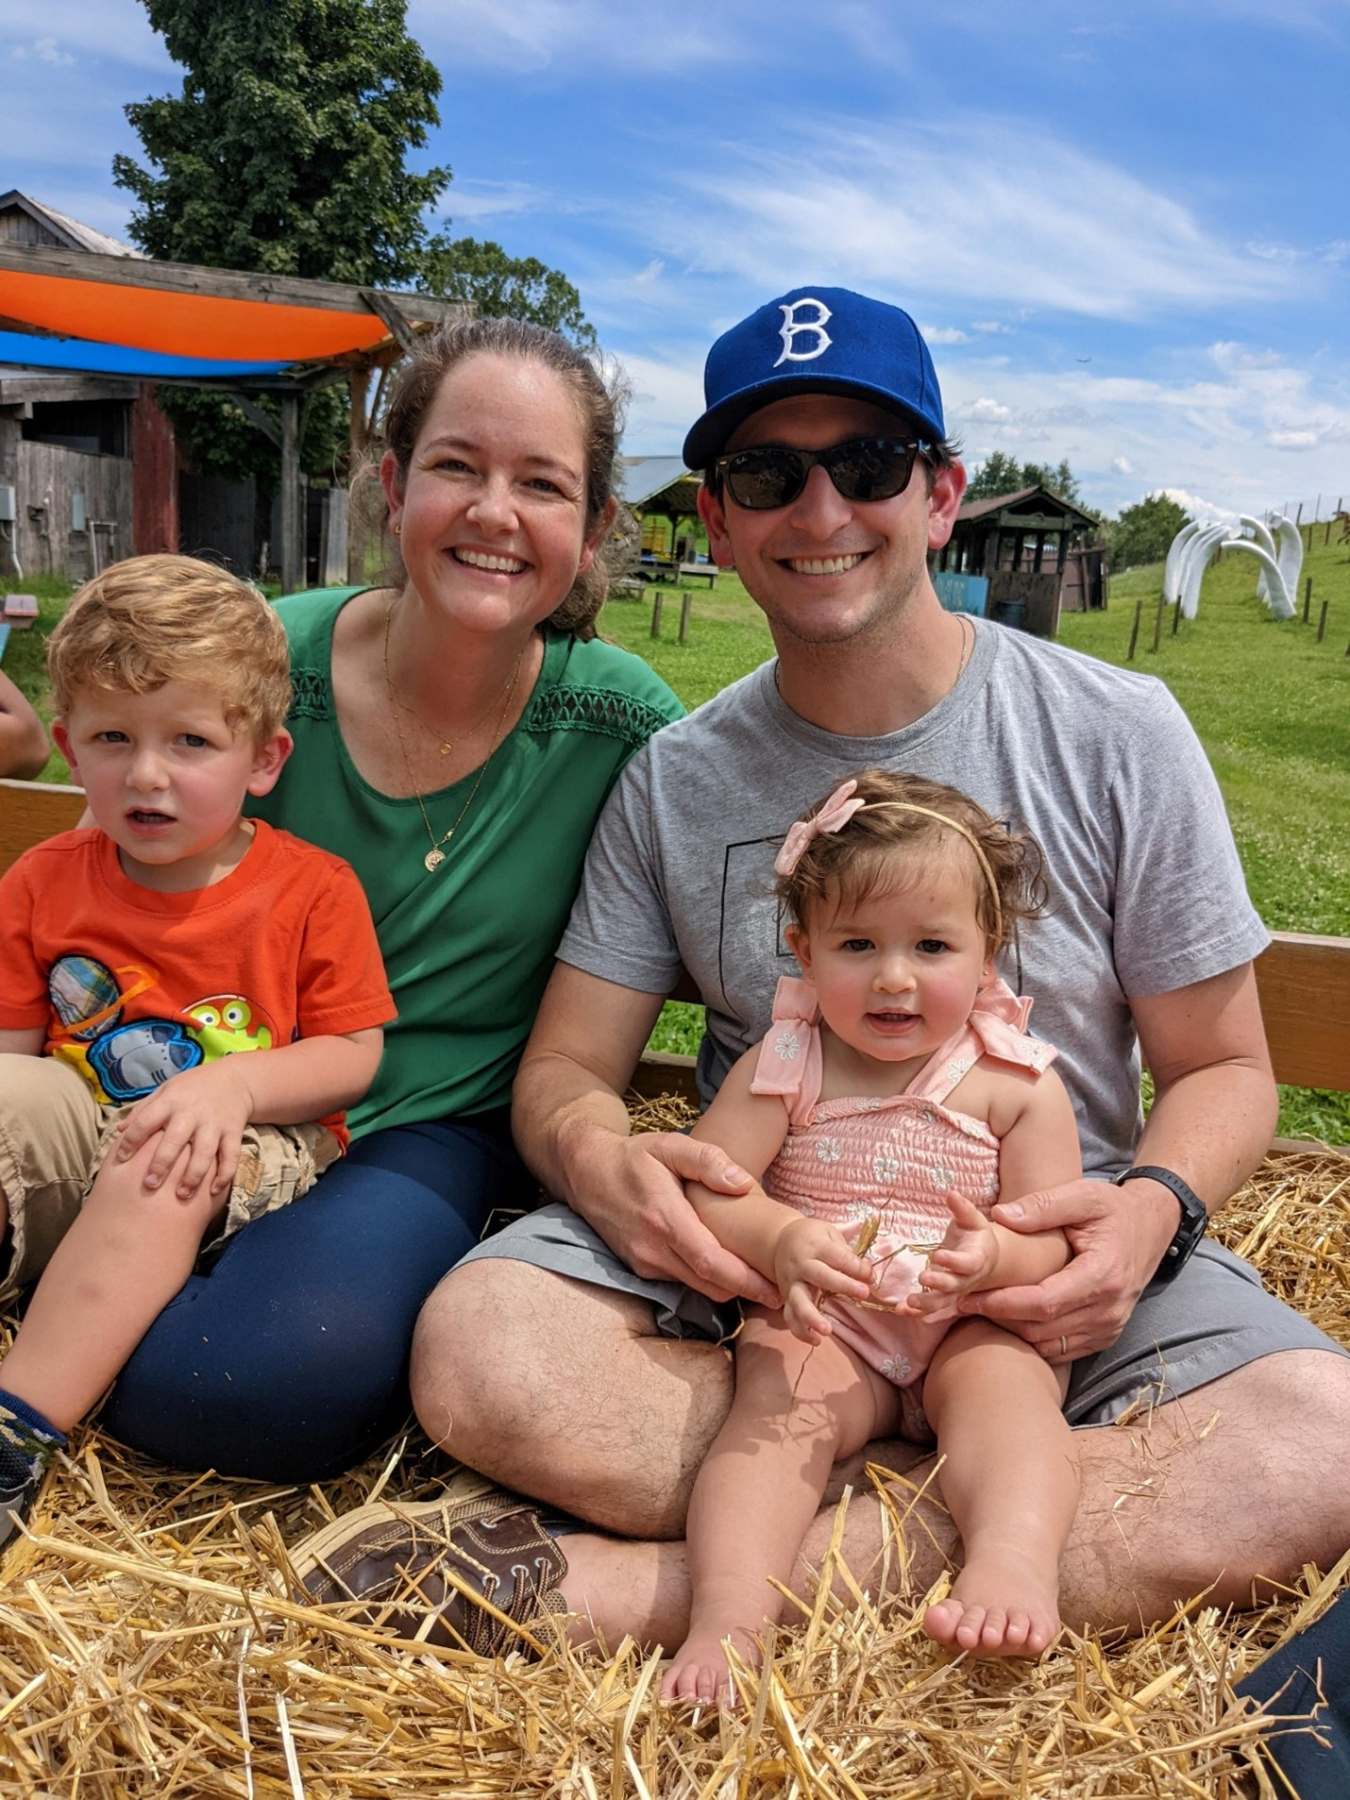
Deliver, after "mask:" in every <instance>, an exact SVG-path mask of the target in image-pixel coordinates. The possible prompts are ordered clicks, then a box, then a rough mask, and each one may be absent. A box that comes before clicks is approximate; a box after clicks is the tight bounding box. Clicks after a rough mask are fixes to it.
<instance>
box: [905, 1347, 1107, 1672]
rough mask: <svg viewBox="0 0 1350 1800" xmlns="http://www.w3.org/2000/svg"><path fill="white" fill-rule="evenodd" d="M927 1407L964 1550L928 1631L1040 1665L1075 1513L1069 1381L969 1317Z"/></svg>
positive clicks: (933, 1371) (939, 1363)
mask: <svg viewBox="0 0 1350 1800" xmlns="http://www.w3.org/2000/svg"><path fill="white" fill-rule="evenodd" d="M923 1405H924V1411H925V1412H926V1413H927V1414H928V1418H929V1422H930V1423H931V1424H932V1427H933V1429H934V1431H935V1432H936V1433H937V1440H938V1450H939V1452H940V1454H941V1456H942V1459H943V1460H942V1463H941V1466H940V1468H939V1471H938V1480H939V1482H940V1483H941V1485H942V1497H943V1499H944V1500H945V1501H946V1503H947V1507H948V1510H949V1511H950V1512H951V1515H952V1518H953V1519H954V1520H955V1522H956V1525H957V1528H958V1530H959V1531H960V1533H961V1537H962V1540H963V1543H964V1545H965V1562H964V1565H963V1567H962V1569H961V1573H960V1574H959V1575H958V1576H957V1578H956V1581H955V1582H954V1583H953V1585H952V1593H951V1598H950V1599H948V1600H944V1601H941V1602H940V1603H939V1604H938V1605H936V1606H930V1607H929V1609H928V1612H927V1614H926V1615H925V1617H924V1622H923V1623H924V1630H925V1631H926V1632H927V1633H928V1635H929V1636H930V1637H932V1638H936V1639H937V1641H938V1642H939V1643H943V1644H950V1645H951V1646H952V1648H953V1649H956V1650H967V1651H970V1652H971V1653H972V1654H974V1655H976V1656H1039V1655H1040V1654H1041V1652H1042V1651H1043V1650H1044V1649H1045V1648H1046V1647H1047V1646H1048V1645H1049V1644H1050V1643H1051V1642H1052V1641H1053V1639H1054V1638H1055V1636H1056V1635H1057V1633H1058V1631H1059V1625H1060V1620H1059V1558H1060V1552H1061V1551H1062V1550H1063V1548H1064V1544H1065V1541H1066V1540H1067V1538H1068V1535H1069V1528H1070V1526H1071V1525H1072V1524H1073V1516H1074V1510H1075V1508H1076V1507H1077V1504H1078V1461H1077V1456H1076V1454H1075V1451H1074V1446H1073V1434H1072V1432H1071V1431H1070V1430H1069V1426H1068V1424H1067V1422H1066V1421H1065V1418H1064V1415H1063V1412H1062V1411H1061V1407H1062V1405H1063V1390H1062V1378H1061V1377H1060V1376H1059V1375H1057V1373H1056V1371H1055V1370H1053V1369H1052V1368H1051V1367H1050V1365H1049V1364H1048V1363H1046V1362H1045V1361H1044V1360H1043V1359H1042V1358H1041V1357H1040V1356H1038V1355H1037V1354H1036V1352H1035V1351H1034V1350H1032V1349H1031V1347H1030V1346H1029V1345H1028V1344H1026V1343H1024V1342H1023V1341H1022V1339H1021V1338H1018V1337H1014V1336H1013V1334H1012V1333H1011V1332H1008V1331H1004V1330H1002V1329H1001V1328H1000V1327H998V1326H996V1325H990V1324H989V1323H988V1322H987V1321H985V1320H983V1319H978V1320H977V1319H971V1320H967V1321H966V1322H965V1323H963V1324H961V1325H958V1326H956V1327H955V1328H954V1329H953V1330H952V1331H951V1332H950V1333H949V1334H948V1335H947V1337H946V1338H944V1340H943V1342H942V1344H941V1346H940V1347H939V1349H938V1351H937V1353H936V1355H935V1356H934V1358H933V1362H932V1365H931V1367H930V1368H929V1371H928V1375H927V1378H926V1380H925V1382H924V1390H923Z"/></svg>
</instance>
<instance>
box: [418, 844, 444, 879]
mask: <svg viewBox="0 0 1350 1800" xmlns="http://www.w3.org/2000/svg"><path fill="white" fill-rule="evenodd" d="M422 861H423V862H424V863H425V864H426V868H427V874H428V875H433V874H435V872H436V870H437V869H439V868H440V866H441V864H442V863H443V862H444V861H445V852H444V850H441V849H439V848H438V847H436V846H435V845H433V846H432V848H431V849H430V850H428V851H427V853H426V855H425V856H424V857H423V858H422Z"/></svg>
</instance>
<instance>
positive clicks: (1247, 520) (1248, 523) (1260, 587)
mask: <svg viewBox="0 0 1350 1800" xmlns="http://www.w3.org/2000/svg"><path fill="white" fill-rule="evenodd" d="M1238 521H1239V523H1240V524H1241V525H1242V527H1243V529H1244V530H1245V531H1246V533H1247V535H1248V536H1249V537H1251V538H1254V539H1255V540H1256V542H1257V543H1258V544H1260V546H1261V548H1262V549H1263V550H1264V551H1265V552H1266V553H1267V555H1269V556H1273V557H1274V558H1275V560H1276V562H1279V561H1280V555H1279V552H1278V551H1277V549H1276V548H1275V540H1274V538H1273V537H1272V536H1271V535H1270V532H1269V530H1268V528H1267V526H1266V523H1265V520H1264V519H1258V518H1255V517H1254V516H1253V515H1252V514H1251V513H1239V514H1238ZM1256 593H1257V598H1258V599H1261V600H1266V599H1268V598H1269V589H1268V588H1267V587H1266V572H1265V570H1264V569H1261V570H1260V571H1259V572H1258V574H1257V577H1256Z"/></svg>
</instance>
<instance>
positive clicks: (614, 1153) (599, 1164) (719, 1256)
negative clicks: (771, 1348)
mask: <svg viewBox="0 0 1350 1800" xmlns="http://www.w3.org/2000/svg"><path fill="white" fill-rule="evenodd" d="M571 1178H572V1182H573V1186H574V1188H575V1191H576V1193H577V1195H578V1199H577V1201H576V1209H577V1211H578V1212H579V1213H581V1215H582V1217H583V1218H584V1219H585V1220H586V1221H587V1223H588V1224H590V1225H591V1226H593V1227H594V1229H595V1230H596V1231H598V1232H599V1234H600V1236H601V1237H602V1238H603V1239H604V1240H605V1242H606V1243H607V1244H608V1245H609V1247H610V1249H611V1250H613V1252H614V1253H615V1255H616V1256H621V1257H622V1258H623V1260H624V1261H625V1262H626V1263H627V1264H628V1266H629V1268H630V1269H632V1270H633V1271H634V1272H635V1273H636V1274H638V1275H641V1276H642V1277H643V1278H644V1280H647V1281H678V1282H681V1283H682V1284H683V1285H684V1286H685V1287H691V1288H696V1289H697V1290H698V1292H699V1293H700V1294H706V1295H707V1296H708V1298H709V1299H710V1300H716V1301H719V1302H720V1301H724V1300H731V1299H734V1298H736V1297H739V1298H741V1299H744V1300H753V1301H756V1302H758V1304H759V1305H761V1306H773V1307H776V1306H777V1305H778V1304H779V1297H778V1294H777V1291H776V1290H775V1289H774V1288H773V1287H772V1286H771V1285H770V1283H769V1282H767V1281H766V1280H765V1279H764V1277H763V1276H762V1275H761V1274H760V1273H759V1271H758V1270H756V1269H752V1268H751V1267H750V1265H749V1263H747V1262H744V1261H742V1259H741V1258H740V1257H739V1256H737V1255H735V1253H734V1252H733V1251H730V1250H725V1249H723V1247H722V1245H721V1244H719V1243H718V1241H717V1239H716V1238H715V1237H714V1236H713V1234H712V1232H710V1231H709V1230H708V1228H707V1226H706V1225H704V1224H703V1223H702V1221H701V1220H700V1219H699V1217H698V1215H697V1214H696V1213H695V1211H694V1209H693V1207H692V1206H691V1205H690V1204H689V1201H688V1199H687V1198H686V1196H685V1191H684V1184H685V1182H686V1181H696V1182H698V1183H699V1184H700V1185H701V1186H703V1187H705V1188H708V1189H710V1190H711V1191H712V1192H713V1193H715V1194H730V1195H736V1194H745V1193H748V1192H749V1190H750V1189H751V1188H752V1187H753V1185H754V1183H753V1181H752V1180H751V1178H750V1176H749V1175H747V1174H746V1172H745V1170H744V1169H742V1168H740V1167H739V1166H738V1165H737V1164H736V1163H733V1162H731V1161H730V1159H729V1158H728V1157H727V1155H726V1153H725V1151H722V1150H719V1149H718V1148H717V1146H716V1145H715V1144H710V1143H704V1142H699V1141H698V1140H696V1139H694V1138H690V1137H685V1136H684V1134H683V1133H682V1132H678V1131H650V1132H646V1131H644V1132H639V1133H637V1134H635V1135H634V1136H632V1137H620V1136H618V1134H617V1133H615V1132H612V1131H605V1130H598V1131H595V1132H593V1133H589V1134H588V1141H587V1145H586V1152H585V1157H584V1160H583V1159H582V1158H581V1156H580V1155H579V1154H576V1155H574V1157H573V1162H572V1169H571ZM582 1197H584V1201H585V1204H584V1205H582V1204H581V1199H582Z"/></svg>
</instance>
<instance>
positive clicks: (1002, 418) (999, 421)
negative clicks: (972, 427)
mask: <svg viewBox="0 0 1350 1800" xmlns="http://www.w3.org/2000/svg"><path fill="white" fill-rule="evenodd" d="M965 416H966V417H967V418H968V419H978V420H979V421H980V423H981V424H993V425H1005V424H1006V423H1007V422H1008V420H1009V419H1011V418H1012V411H1011V409H1010V408H1009V407H1006V406H1001V405H1000V404H999V402H998V401H997V400H991V399H990V398H989V396H988V395H987V394H982V395H981V396H980V398H979V399H978V400H976V401H974V402H973V403H972V405H970V406H968V407H967V408H966V412H965Z"/></svg>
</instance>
